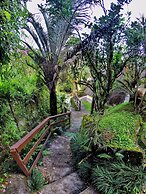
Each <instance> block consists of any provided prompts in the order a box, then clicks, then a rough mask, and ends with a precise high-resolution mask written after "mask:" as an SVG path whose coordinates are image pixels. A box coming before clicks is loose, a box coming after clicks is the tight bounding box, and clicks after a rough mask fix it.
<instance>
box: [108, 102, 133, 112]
mask: <svg viewBox="0 0 146 194" xmlns="http://www.w3.org/2000/svg"><path fill="white" fill-rule="evenodd" d="M121 111H125V112H131V113H133V114H134V107H133V103H132V102H130V103H129V102H125V103H122V104H119V105H117V106H114V107H113V106H112V107H110V108H108V109H107V110H106V111H105V114H112V113H114V112H121Z"/></svg>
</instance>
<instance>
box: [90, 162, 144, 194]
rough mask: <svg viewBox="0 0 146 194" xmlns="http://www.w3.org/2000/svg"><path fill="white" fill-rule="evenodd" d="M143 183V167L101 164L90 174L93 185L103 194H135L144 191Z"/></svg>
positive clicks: (120, 163) (115, 163)
mask: <svg viewBox="0 0 146 194" xmlns="http://www.w3.org/2000/svg"><path fill="white" fill-rule="evenodd" d="M145 181H146V172H145V170H144V168H143V166H132V165H130V164H125V163H123V162H114V163H108V162H105V163H101V164H100V165H97V166H96V167H95V168H94V169H93V174H92V182H93V185H94V186H95V188H96V189H97V190H98V191H100V192H102V193H103V194H113V193H115V194H137V193H140V192H143V191H144V189H143V186H144V184H145Z"/></svg>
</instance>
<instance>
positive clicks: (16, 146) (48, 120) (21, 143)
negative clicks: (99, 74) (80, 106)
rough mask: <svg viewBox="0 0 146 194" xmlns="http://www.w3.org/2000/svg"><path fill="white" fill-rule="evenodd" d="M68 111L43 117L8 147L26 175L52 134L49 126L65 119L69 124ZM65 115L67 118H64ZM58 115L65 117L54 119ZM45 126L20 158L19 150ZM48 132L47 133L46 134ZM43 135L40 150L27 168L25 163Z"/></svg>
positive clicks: (29, 172)
mask: <svg viewBox="0 0 146 194" xmlns="http://www.w3.org/2000/svg"><path fill="white" fill-rule="evenodd" d="M70 114H71V113H70V112H67V113H63V114H58V115H55V116H50V117H47V118H46V119H44V120H43V121H42V122H41V123H40V124H39V125H38V126H36V127H35V128H34V129H33V130H32V131H30V132H29V133H28V134H27V135H25V136H24V137H23V138H22V139H20V140H19V141H18V142H16V143H15V144H14V145H12V146H11V147H10V153H11V155H12V156H13V158H14V160H15V161H16V162H17V164H18V166H19V167H20V168H21V170H22V171H23V172H24V174H25V175H26V176H29V175H30V174H31V171H32V169H33V167H34V166H35V165H36V164H37V162H38V160H39V158H40V156H41V153H42V151H43V149H44V147H45V145H46V143H47V141H48V139H49V137H50V136H51V135H52V133H53V132H54V131H55V130H51V128H52V127H53V126H55V125H58V124H60V123H64V122H65V121H67V120H68V121H69V126H70ZM66 116H67V118H66ZM59 117H65V118H64V119H61V120H59V121H57V120H56V119H57V118H59ZM51 120H53V121H54V122H53V123H51ZM46 126H47V129H45V131H44V132H43V134H42V135H41V136H40V137H39V138H38V140H37V141H36V142H35V143H34V145H33V147H32V148H31V149H30V151H29V152H28V153H27V154H26V156H25V157H24V159H22V158H21V157H20V155H19V153H20V152H21V150H22V149H23V148H24V147H25V146H26V145H27V144H28V143H29V142H30V141H31V140H32V139H33V138H34V136H35V135H36V134H38V133H39V132H41V131H42V130H43V129H44V127H46ZM48 133H49V134H48ZM47 134H48V135H47ZM45 136H47V138H46V140H45V142H44V144H43V146H42V148H41V150H40V152H39V153H38V155H37V157H36V159H35V161H34V162H33V164H32V166H31V168H30V169H28V168H27V167H26V164H27V163H28V161H29V159H30V157H31V155H32V154H33V152H34V151H35V149H36V148H37V146H38V145H39V144H40V143H41V141H42V140H43V139H44V138H45Z"/></svg>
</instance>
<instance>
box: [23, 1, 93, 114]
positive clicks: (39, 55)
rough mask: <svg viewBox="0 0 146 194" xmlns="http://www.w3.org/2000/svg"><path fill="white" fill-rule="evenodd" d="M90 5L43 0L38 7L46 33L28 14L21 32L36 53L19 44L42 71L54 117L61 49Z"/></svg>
mask: <svg viewBox="0 0 146 194" xmlns="http://www.w3.org/2000/svg"><path fill="white" fill-rule="evenodd" d="M92 3H93V1H88V0H81V1H79V0H66V1H61V0H57V1H52V0H47V1H46V2H45V4H44V5H43V4H40V5H38V7H39V10H40V12H41V14H42V17H43V19H44V22H45V27H46V31H45V30H44V28H43V27H42V25H41V23H40V22H39V20H38V19H37V18H36V17H35V16H34V15H33V14H31V13H29V17H28V25H27V26H26V27H25V29H26V30H27V32H29V34H30V35H31V36H32V38H33V40H34V41H35V43H36V45H37V46H38V49H39V50H38V51H36V50H34V49H33V48H32V47H31V45H29V44H28V43H27V42H25V41H23V42H24V43H25V45H26V46H27V47H28V48H29V49H30V50H31V51H32V52H33V55H31V57H32V58H33V59H34V60H35V61H36V63H37V65H38V66H39V68H40V69H41V70H42V74H43V79H44V83H45V84H46V85H47V87H48V89H49V92H50V112H51V115H54V114H57V96H56V84H57V81H58V76H59V72H60V71H61V69H62V63H63V58H62V55H63V53H64V52H65V50H64V46H65V44H66V42H67V40H68V38H69V37H70V36H71V35H72V33H73V30H74V29H76V30H77V28H76V26H77V25H78V24H81V23H84V22H85V21H86V18H87V12H86V11H87V7H89V5H90V4H92Z"/></svg>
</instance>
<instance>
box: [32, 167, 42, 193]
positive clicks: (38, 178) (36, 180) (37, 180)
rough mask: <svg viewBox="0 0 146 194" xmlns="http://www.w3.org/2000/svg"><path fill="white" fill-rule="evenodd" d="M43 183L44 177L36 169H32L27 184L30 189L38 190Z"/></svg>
mask: <svg viewBox="0 0 146 194" xmlns="http://www.w3.org/2000/svg"><path fill="white" fill-rule="evenodd" d="M44 185H45V179H44V177H43V175H42V173H41V172H40V171H39V170H38V169H36V168H35V169H33V170H32V174H31V176H30V177H29V179H28V186H29V188H30V190H31V191H38V190H40V189H42V187H43V186H44Z"/></svg>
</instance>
